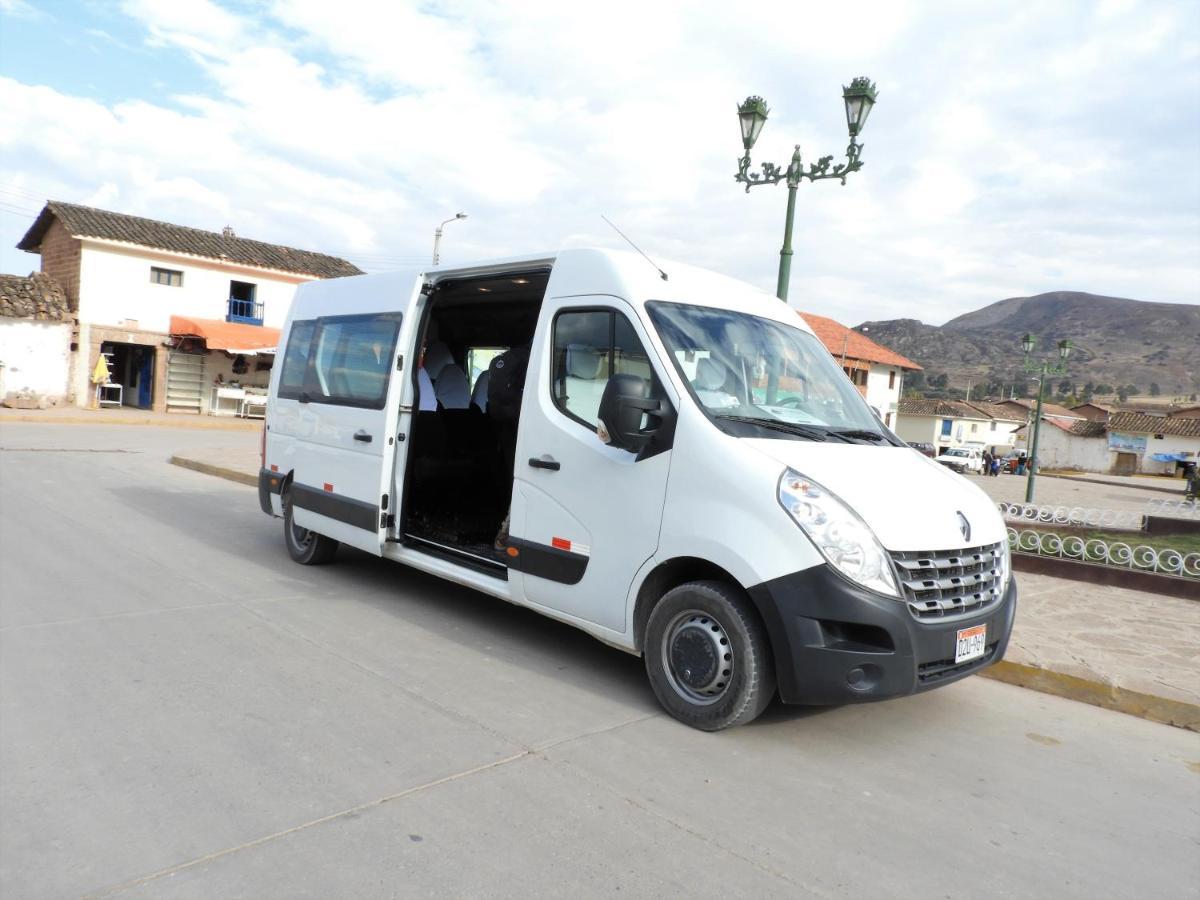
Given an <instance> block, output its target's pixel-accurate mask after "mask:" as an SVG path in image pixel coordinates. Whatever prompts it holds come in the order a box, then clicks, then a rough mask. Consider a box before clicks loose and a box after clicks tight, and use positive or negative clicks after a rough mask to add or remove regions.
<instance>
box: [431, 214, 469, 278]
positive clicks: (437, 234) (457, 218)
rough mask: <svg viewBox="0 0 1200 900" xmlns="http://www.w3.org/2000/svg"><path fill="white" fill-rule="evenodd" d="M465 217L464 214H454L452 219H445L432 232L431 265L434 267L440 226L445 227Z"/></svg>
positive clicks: (439, 239)
mask: <svg viewBox="0 0 1200 900" xmlns="http://www.w3.org/2000/svg"><path fill="white" fill-rule="evenodd" d="M466 217H467V214H466V213H455V214H454V218H452V219H447V220H446V221H445V222H443V223H442V224H441V225H439V226H438V227H437V229H436V230H435V231H434V232H433V264H434V265H435V266H436V265H437V264H438V244H440V243H441V242H442V226H443V225H446V224H448V223H450V222H455V221H457V220H459V219H465V218H466Z"/></svg>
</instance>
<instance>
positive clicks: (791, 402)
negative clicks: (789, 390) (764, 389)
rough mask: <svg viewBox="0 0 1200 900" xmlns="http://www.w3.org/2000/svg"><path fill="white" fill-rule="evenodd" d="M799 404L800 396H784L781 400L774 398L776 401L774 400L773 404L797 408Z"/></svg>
mask: <svg viewBox="0 0 1200 900" xmlns="http://www.w3.org/2000/svg"><path fill="white" fill-rule="evenodd" d="M800 404H801V400H800V398H799V397H795V396H792V397H784V398H783V399H782V400H776V401H775V405H776V406H785V407H787V408H788V409H799V408H800Z"/></svg>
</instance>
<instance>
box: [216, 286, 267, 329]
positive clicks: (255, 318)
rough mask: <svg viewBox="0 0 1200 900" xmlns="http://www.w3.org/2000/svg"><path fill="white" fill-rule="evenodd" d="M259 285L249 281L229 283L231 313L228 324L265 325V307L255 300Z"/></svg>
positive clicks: (228, 316)
mask: <svg viewBox="0 0 1200 900" xmlns="http://www.w3.org/2000/svg"><path fill="white" fill-rule="evenodd" d="M256 294H257V285H255V284H252V283H251V282H248V281H231V282H229V311H228V313H227V314H226V316H225V321H226V322H241V323H242V324H244V325H261V324H262V323H263V306H262V304H261V303H259V302H258V300H257V299H256V298H255V295H256Z"/></svg>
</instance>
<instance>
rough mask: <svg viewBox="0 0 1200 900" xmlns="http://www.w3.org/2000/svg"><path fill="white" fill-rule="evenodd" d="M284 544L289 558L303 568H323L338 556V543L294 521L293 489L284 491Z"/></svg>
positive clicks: (289, 486) (288, 487) (288, 488)
mask: <svg viewBox="0 0 1200 900" xmlns="http://www.w3.org/2000/svg"><path fill="white" fill-rule="evenodd" d="M280 499H281V500H282V502H283V543H284V546H286V547H287V552H288V556H290V557H291V558H292V559H294V560H295V561H296V562H298V563H300V565H302V566H323V565H325V563H327V562H329V561H330V560H332V559H333V557H334V556H335V555H336V554H337V548H338V542H337V541H335V540H334V539H333V538H329V537H325V535H323V534H317V533H316V532H315V531H309V530H308V529H307V528H303V527H301V526H299V525H297V524H295V523H294V522H293V521H292V487H291V485H290V484H289V485H288V486H287V487H285V488H284V489H283V496H282V497H281V498H280Z"/></svg>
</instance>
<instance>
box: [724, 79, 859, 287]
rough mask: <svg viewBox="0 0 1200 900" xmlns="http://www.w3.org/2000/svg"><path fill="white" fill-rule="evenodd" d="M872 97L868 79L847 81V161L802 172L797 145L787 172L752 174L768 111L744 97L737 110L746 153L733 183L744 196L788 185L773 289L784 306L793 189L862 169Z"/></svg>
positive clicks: (758, 100)
mask: <svg viewBox="0 0 1200 900" xmlns="http://www.w3.org/2000/svg"><path fill="white" fill-rule="evenodd" d="M875 97H876V91H875V85H874V84H872V83H871V80H870V79H868V78H855V79H854V80H853V81H851V82H850V86H849V87H843V88H842V99H843V100H844V101H845V103H846V127H847V128H848V129H849V131H850V146H849V147H847V148H846V161H845V162H844V163H838V164H837V165H836V166H831V163H832V162H833V157H832V156H822V157H821V158H820V159H819V160H817V161H816V162H815V163H809V164H808V171H807V172H806V171H804V166H803V165H802V164H801V161H800V145H799V144H797V145H796V150H795V152H794V153H793V154H792V161H791V163H789V164H788V167H787V168H786V169H780V167H779V166H777V165H775V163H762V172H761V173H759V172H751V171H750V151H751V150H752V149H753V148H754V143H755V141H757V140H758V136H759V134H760V133H761V132H762V129H763V125H765V124H766V123H767V114H768V113H769V112H770V110H769V109H768V108H767V104H766V103H765V102H764V101H763V98H762V97H747V98H746V99H745V101H744V102H743V103H742V104H741V105H740V106H739V107H738V121H739V123H740V124H741V128H742V147H743V148H744V149H745V151H746V152H745V153H744V154H743V156H742V158H741V159H740V160H738V171H737V174H736V175H735V176H733V177H734V180H735V181H737V182H739V183H741V184H744V185H746V193H749V192H750V188H752V187H755V186H756V185H760V184H778V183H779V182H781V181H786V182H787V186H788V206H787V219H786V220H785V222H784V228H783V248H782V249H781V250H780V251H779V280H778V283H777V284H776V288H775V296H777V297H778V298H779V299H780V300H782V301H783V302H784V303H786V302H787V294H788V281H789V280H790V278H791V272H792V223H793V221H794V220H795V216H796V188H798V187H799V186H800V182H801V181H803V180H804V179H805V178H807V179H808V180H809V181H821V180H823V179H826V178H836V179H838V180H839V181H840V182H841V183H842V184H845V183H846V176H847V175H849V174H850V173H851V172H857V171H858V170H859V169H861V168H862V167H863V164H862V160H860V159H859V154H861V153H862V145H860V144H859V143H858V136H859V135H860V134H861V133H862V130H863V126H865V125H866V123H867V116H869V115H870V114H871V108H872V107H873V106H874V105H875Z"/></svg>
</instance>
